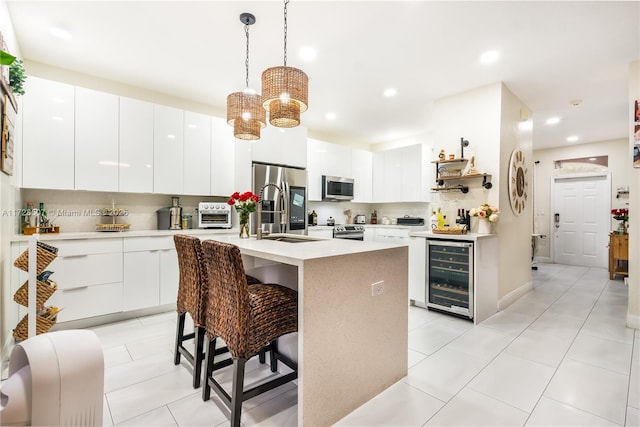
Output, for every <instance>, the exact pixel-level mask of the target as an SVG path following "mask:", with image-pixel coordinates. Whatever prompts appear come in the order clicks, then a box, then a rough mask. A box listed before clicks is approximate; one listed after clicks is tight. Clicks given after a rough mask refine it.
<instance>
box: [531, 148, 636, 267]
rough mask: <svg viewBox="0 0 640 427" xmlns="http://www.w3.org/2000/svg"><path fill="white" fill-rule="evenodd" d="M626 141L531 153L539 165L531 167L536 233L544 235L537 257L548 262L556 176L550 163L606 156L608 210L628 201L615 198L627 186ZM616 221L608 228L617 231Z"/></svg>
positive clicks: (539, 244)
mask: <svg viewBox="0 0 640 427" xmlns="http://www.w3.org/2000/svg"><path fill="white" fill-rule="evenodd" d="M628 151H629V142H628V141H627V139H617V140H613V141H602V142H594V143H591V144H579V145H571V146H567V147H559V148H549V149H545V150H534V152H533V159H534V161H539V162H540V163H538V164H536V165H534V167H533V168H534V176H535V182H534V184H535V204H536V206H535V212H536V213H535V230H536V232H538V233H540V234H544V235H546V236H547V238H546V239H543V240H539V241H538V249H537V254H536V256H537V257H539V258H541V259H547V260H549V261H551V245H552V241H553V239H552V237H551V236H552V234H551V218H552V214H553V213H552V212H551V186H552V183H553V178H554V176H556V174H557V170H555V169H554V165H553V162H554V161H556V160H563V159H574V158H582V157H596V156H609V171H610V173H611V207H612V208H621V207H625V204H626V203H628V202H629V197H628V196H624V195H623V196H620V198H616V195H617V194H616V189H617V188H618V187H619V186H627V185H629V177H630V167H629V153H628ZM617 225H618V221H615V220H613V219H612V220H611V224H610V226H611V227H612V229H614V228H616V227H617Z"/></svg>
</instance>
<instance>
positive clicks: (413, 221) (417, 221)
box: [396, 215, 424, 225]
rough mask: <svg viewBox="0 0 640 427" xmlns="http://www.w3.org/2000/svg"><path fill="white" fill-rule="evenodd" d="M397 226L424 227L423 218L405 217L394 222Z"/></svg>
mask: <svg viewBox="0 0 640 427" xmlns="http://www.w3.org/2000/svg"><path fill="white" fill-rule="evenodd" d="M396 222H397V224H398V225H424V218H417V217H410V216H409V215H405V216H403V217H402V218H398V219H397V220H396Z"/></svg>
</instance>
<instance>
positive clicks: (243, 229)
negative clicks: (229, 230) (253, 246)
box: [238, 212, 249, 239]
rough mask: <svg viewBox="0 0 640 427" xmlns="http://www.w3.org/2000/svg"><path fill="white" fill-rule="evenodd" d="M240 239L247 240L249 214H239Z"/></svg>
mask: <svg viewBox="0 0 640 427" xmlns="http://www.w3.org/2000/svg"><path fill="white" fill-rule="evenodd" d="M238 237H240V238H241V239H248V238H249V213H248V212H241V213H240V234H239V236H238Z"/></svg>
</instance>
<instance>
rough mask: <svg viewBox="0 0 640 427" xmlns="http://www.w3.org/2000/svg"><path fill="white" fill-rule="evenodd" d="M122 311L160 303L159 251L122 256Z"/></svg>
mask: <svg viewBox="0 0 640 427" xmlns="http://www.w3.org/2000/svg"><path fill="white" fill-rule="evenodd" d="M123 285H124V286H123V287H124V292H123V295H124V301H123V306H124V310H125V311H128V310H137V309H139V308H146V307H154V306H156V305H158V304H159V303H160V257H159V251H157V250H150V251H140V252H126V253H125V254H124V283H123Z"/></svg>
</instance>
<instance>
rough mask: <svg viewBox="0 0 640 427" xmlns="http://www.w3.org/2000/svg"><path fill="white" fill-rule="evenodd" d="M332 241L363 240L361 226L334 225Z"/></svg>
mask: <svg viewBox="0 0 640 427" xmlns="http://www.w3.org/2000/svg"><path fill="white" fill-rule="evenodd" d="M333 238H334V239H349V240H361V241H363V240H364V227H363V226H362V225H336V226H334V227H333Z"/></svg>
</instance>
